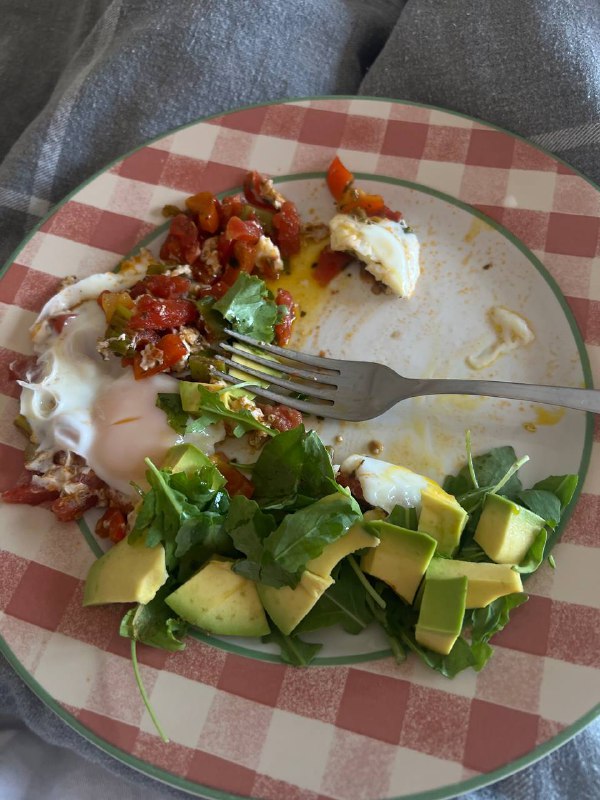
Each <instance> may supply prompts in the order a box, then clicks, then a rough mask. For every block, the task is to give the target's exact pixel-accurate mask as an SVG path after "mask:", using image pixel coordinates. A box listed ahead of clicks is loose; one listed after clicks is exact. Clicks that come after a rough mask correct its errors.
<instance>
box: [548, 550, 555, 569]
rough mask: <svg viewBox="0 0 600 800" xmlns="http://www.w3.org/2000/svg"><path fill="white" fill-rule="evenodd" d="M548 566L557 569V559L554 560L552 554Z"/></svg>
mask: <svg viewBox="0 0 600 800" xmlns="http://www.w3.org/2000/svg"><path fill="white" fill-rule="evenodd" d="M548 564H549V565H550V567H551V568H552V569H556V559H555V558H554V556H553V555H552V553H550V555H549V556H548Z"/></svg>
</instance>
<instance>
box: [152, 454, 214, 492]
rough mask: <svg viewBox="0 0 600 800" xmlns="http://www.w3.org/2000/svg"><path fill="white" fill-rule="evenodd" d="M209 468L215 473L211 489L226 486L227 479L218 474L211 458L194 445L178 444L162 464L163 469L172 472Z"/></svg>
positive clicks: (187, 471) (188, 471)
mask: <svg viewBox="0 0 600 800" xmlns="http://www.w3.org/2000/svg"><path fill="white" fill-rule="evenodd" d="M204 467H209V468H210V469H211V471H213V472H214V477H213V484H212V486H211V487H210V488H211V489H213V490H215V489H220V488H221V487H222V486H224V485H225V478H223V476H222V475H220V473H219V472H218V470H217V468H216V467H215V465H214V464H213V462H212V461H211V460H210V458H209V457H208V456H207V455H206V454H205V453H203V452H202V450H200V449H199V448H198V447H196V446H195V445H193V444H176V445H174V446H173V447H170V448H169V450H168V451H167V455H166V456H165V460H164V461H163V463H162V469H169V470H171V472H185V473H190V472H196V471H197V470H200V469H203V468H204Z"/></svg>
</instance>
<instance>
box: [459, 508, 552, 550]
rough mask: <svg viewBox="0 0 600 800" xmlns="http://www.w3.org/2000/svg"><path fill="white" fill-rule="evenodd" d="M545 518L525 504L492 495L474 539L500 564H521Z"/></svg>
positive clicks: (484, 509) (482, 514) (478, 524)
mask: <svg viewBox="0 0 600 800" xmlns="http://www.w3.org/2000/svg"><path fill="white" fill-rule="evenodd" d="M545 524H546V523H545V521H544V520H543V519H542V518H541V517H538V515H537V514H534V513H533V511H529V510H528V509H527V508H523V506H520V505H517V503H513V502H512V501H511V500H507V499H506V497H500V496H499V495H497V494H488V495H487V497H486V498H485V502H484V505H483V511H482V512H481V516H480V518H479V522H478V523H477V529H476V530H475V536H474V539H475V541H476V542H477V544H478V545H479V546H480V547H481V548H482V549H483V550H484V551H485V553H486V555H487V556H488V557H489V558H491V559H492V561H496V562H497V563H498V564H520V563H521V561H522V560H523V559H524V558H525V554H526V553H527V551H528V550H529V548H530V547H531V545H532V544H533V542H534V540H535V537H536V536H537V535H538V533H539V532H540V531H541V530H542V528H543V527H544V525H545Z"/></svg>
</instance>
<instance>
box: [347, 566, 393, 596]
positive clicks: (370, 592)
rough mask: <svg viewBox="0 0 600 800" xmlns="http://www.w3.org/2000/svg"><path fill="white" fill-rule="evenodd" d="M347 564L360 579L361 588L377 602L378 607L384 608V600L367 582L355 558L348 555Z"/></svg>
mask: <svg viewBox="0 0 600 800" xmlns="http://www.w3.org/2000/svg"><path fill="white" fill-rule="evenodd" d="M347 560H348V564H350V567H351V568H352V571H353V572H354V574H355V575H356V577H357V578H358V580H359V581H360V583H361V585H362V587H363V589H364V590H365V591H366V593H367V594H368V595H369V596H370V597H371V599H372V600H373V601H374V602H375V603H377V605H378V606H379V607H380V608H385V600H384V599H383V598H382V597H381V595H380V594H379V593H378V592H376V591H375V589H374V588H373V587H372V586H371V584H370V583H369V579H368V578H367V576H366V575H365V573H364V572H363V571H362V570H361V568H360V567H359V566H358V564H357V563H356V559H355V558H354V556H348V559H347Z"/></svg>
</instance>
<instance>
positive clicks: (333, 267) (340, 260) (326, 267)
mask: <svg viewBox="0 0 600 800" xmlns="http://www.w3.org/2000/svg"><path fill="white" fill-rule="evenodd" d="M351 261H352V256H351V255H349V254H348V253H342V252H341V251H340V250H332V249H331V248H330V247H324V248H323V250H321V252H320V253H319V260H318V261H317V266H316V268H315V271H314V272H313V277H314V279H315V280H316V282H317V283H318V284H319V286H327V284H328V283H329V282H330V281H332V280H333V279H334V278H335V276H336V275H339V274H340V272H341V271H342V270H343V269H344V267H345V266H347V265H348V264H349V263H350V262H351Z"/></svg>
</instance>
